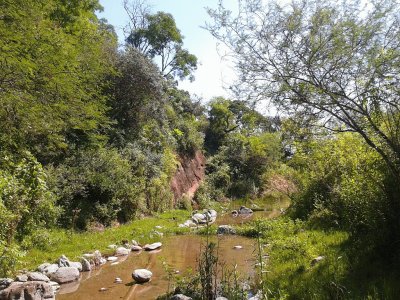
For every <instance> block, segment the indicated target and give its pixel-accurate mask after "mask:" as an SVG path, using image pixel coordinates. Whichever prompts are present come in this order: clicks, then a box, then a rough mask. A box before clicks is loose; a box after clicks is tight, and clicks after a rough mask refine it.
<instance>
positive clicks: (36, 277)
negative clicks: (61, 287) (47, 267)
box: [26, 272, 50, 282]
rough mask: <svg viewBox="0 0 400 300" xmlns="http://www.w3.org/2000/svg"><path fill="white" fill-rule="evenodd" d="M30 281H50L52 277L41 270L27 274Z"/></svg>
mask: <svg viewBox="0 0 400 300" xmlns="http://www.w3.org/2000/svg"><path fill="white" fill-rule="evenodd" d="M26 275H27V276H28V280H29V281H46V282H48V281H50V278H49V277H47V276H46V275H44V274H42V273H40V272H29V273H28V274H26Z"/></svg>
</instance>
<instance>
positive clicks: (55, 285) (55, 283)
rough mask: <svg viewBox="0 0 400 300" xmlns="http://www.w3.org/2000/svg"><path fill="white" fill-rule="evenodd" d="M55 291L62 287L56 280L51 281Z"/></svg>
mask: <svg viewBox="0 0 400 300" xmlns="http://www.w3.org/2000/svg"><path fill="white" fill-rule="evenodd" d="M49 284H50V285H51V287H52V289H53V291H54V293H55V292H56V291H58V290H59V289H60V285H59V284H58V283H57V282H55V281H49Z"/></svg>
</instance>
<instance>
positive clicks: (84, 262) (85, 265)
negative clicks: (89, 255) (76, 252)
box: [81, 258, 92, 272]
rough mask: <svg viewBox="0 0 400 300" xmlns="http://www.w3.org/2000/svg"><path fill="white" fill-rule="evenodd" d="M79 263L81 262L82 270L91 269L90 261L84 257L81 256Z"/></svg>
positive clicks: (87, 270)
mask: <svg viewBox="0 0 400 300" xmlns="http://www.w3.org/2000/svg"><path fill="white" fill-rule="evenodd" d="M81 264H82V272H89V271H90V270H92V266H91V265H90V262H89V261H88V260H87V259H86V258H82V261H81Z"/></svg>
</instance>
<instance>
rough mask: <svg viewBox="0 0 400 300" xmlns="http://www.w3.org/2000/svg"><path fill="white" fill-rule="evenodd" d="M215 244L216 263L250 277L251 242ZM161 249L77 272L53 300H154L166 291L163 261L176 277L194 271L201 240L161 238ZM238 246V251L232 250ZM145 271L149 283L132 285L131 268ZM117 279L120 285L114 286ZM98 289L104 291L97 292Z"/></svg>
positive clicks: (230, 238) (220, 241)
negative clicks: (76, 278)
mask: <svg viewBox="0 0 400 300" xmlns="http://www.w3.org/2000/svg"><path fill="white" fill-rule="evenodd" d="M214 241H215V242H218V244H219V257H220V261H221V260H222V261H224V262H225V265H226V266H228V267H229V266H233V265H234V264H237V269H238V270H239V274H243V275H244V278H245V279H246V277H247V278H248V277H249V276H250V277H251V276H252V274H253V267H254V260H253V256H254V255H253V250H254V240H251V239H248V238H245V237H240V236H220V237H215V238H214ZM162 242H163V247H162V249H161V250H158V251H157V250H156V251H154V252H141V253H132V254H130V255H129V256H127V257H124V258H121V259H122V260H124V261H120V262H119V264H117V265H113V266H112V265H111V264H110V263H107V264H106V265H105V266H103V267H102V268H100V269H98V270H94V271H91V272H86V273H81V279H80V280H79V281H78V282H74V283H70V284H67V285H62V287H61V290H60V292H59V293H58V294H57V296H56V299H57V300H72V299H73V300H90V299H93V300H103V299H104V300H106V299H107V300H111V299H112V300H115V299H126V300H128V299H129V300H134V299H142V300H146V299H156V298H157V296H159V295H162V294H164V293H166V292H167V290H168V286H169V283H170V281H169V280H168V275H167V272H166V271H165V268H164V266H163V262H165V263H166V264H168V265H169V266H170V267H171V268H172V269H173V270H174V271H179V272H180V274H188V272H189V271H188V268H192V270H196V265H197V259H198V255H199V252H200V249H201V247H202V245H204V242H205V238H204V237H201V236H196V235H184V236H172V237H167V238H164V239H163V241H162ZM236 245H241V246H242V247H243V248H242V249H234V248H233V247H234V246H236ZM138 268H146V269H149V270H151V271H152V272H153V277H152V280H151V281H150V282H149V283H145V284H142V285H140V284H135V283H134V282H133V280H132V277H131V274H132V271H133V270H134V269H138ZM116 277H120V278H121V279H122V280H123V283H121V284H117V283H114V279H115V278H116ZM101 288H107V291H104V292H100V291H99V290H100V289H101Z"/></svg>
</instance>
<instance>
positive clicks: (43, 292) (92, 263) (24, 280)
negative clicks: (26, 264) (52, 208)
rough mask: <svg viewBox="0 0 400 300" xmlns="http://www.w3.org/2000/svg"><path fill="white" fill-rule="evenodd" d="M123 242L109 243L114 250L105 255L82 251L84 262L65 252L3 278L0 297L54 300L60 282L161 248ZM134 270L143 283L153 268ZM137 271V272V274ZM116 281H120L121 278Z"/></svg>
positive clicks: (139, 280) (159, 245)
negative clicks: (72, 258) (53, 258)
mask: <svg viewBox="0 0 400 300" xmlns="http://www.w3.org/2000/svg"><path fill="white" fill-rule="evenodd" d="M122 242H123V243H122V244H123V245H122V246H120V247H119V246H117V245H109V246H108V248H109V249H113V250H114V255H113V256H108V257H104V256H103V255H102V254H101V252H100V251H99V250H96V251H94V252H93V253H86V254H83V256H82V258H81V261H80V262H78V261H70V260H69V259H68V258H67V257H66V256H65V255H62V256H61V257H60V258H59V259H58V260H57V261H56V262H54V263H43V264H41V265H39V266H38V267H37V270H36V271H34V272H24V273H21V274H19V275H17V276H16V278H15V279H12V278H3V279H1V278H0V300H3V299H4V300H6V299H7V300H8V299H21V300H22V299H33V300H36V299H37V300H39V299H49V300H51V299H55V294H56V292H57V291H58V290H59V288H60V284H64V283H68V282H73V281H76V280H78V279H79V277H80V272H87V271H91V270H92V268H94V267H96V266H101V265H104V264H105V263H107V261H109V262H111V263H112V264H117V263H118V262H117V260H118V257H120V256H126V255H129V253H130V252H131V251H142V250H145V251H154V250H157V249H160V248H161V247H162V243H160V242H157V243H152V244H146V245H143V246H142V245H140V244H139V243H138V242H136V241H134V240H132V241H131V243H129V242H128V241H126V240H125V241H122ZM136 271H137V270H135V272H136ZM139 271H140V270H139ZM147 271H148V270H147ZM135 272H134V273H133V274H132V277H133V278H134V279H135V280H136V281H137V282H140V283H143V282H147V281H149V280H150V278H151V275H152V274H151V272H150V271H148V272H145V271H143V270H142V271H140V272H136V273H135ZM134 274H136V275H135V277H134ZM149 274H150V275H149ZM115 280H116V281H115V282H116V283H120V282H121V279H120V278H116V279H115Z"/></svg>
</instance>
